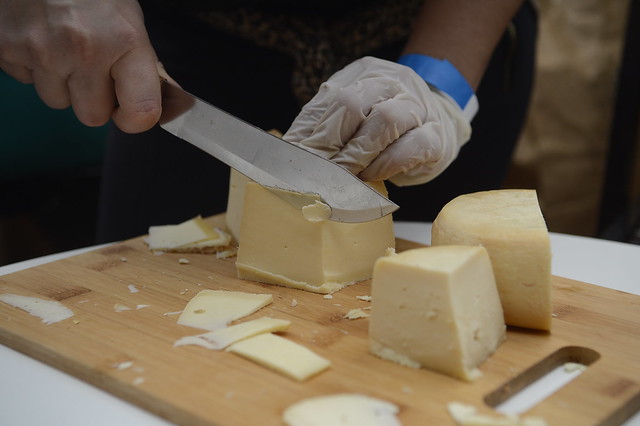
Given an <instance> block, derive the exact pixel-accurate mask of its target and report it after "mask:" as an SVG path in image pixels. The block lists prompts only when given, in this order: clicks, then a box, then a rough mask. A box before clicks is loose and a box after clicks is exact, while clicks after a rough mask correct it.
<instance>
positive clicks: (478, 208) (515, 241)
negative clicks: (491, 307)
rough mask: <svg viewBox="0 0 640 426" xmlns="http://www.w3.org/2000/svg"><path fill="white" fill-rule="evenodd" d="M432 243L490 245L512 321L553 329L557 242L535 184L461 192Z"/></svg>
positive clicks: (441, 219) (509, 322) (448, 207)
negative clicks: (554, 248)
mask: <svg viewBox="0 0 640 426" xmlns="http://www.w3.org/2000/svg"><path fill="white" fill-rule="evenodd" d="M431 244H432V245H447V244H468V245H482V246H483V247H485V248H486V249H487V251H488V252H489V257H490V258H491V263H492V264H493V272H494V274H495V276H496V284H497V285H498V292H499V293H500V299H501V301H502V307H503V309H504V315H505V321H506V323H507V325H511V326H517V327H526V328H533V329H539V330H550V329H551V244H550V241H549V233H548V231H547V226H546V224H545V221H544V217H543V216H542V212H541V211H540V206H539V204H538V199H537V196H536V193H535V191H534V190H506V189H505V190H496V191H485V192H477V193H473V194H466V195H461V196H459V197H457V198H455V199H454V200H452V201H450V202H449V203H448V204H447V205H445V206H444V207H443V209H442V211H440V213H439V214H438V216H437V218H436V220H435V221H434V222H433V227H432V230H431Z"/></svg>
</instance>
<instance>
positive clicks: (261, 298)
mask: <svg viewBox="0 0 640 426" xmlns="http://www.w3.org/2000/svg"><path fill="white" fill-rule="evenodd" d="M272 301H273V296H272V295H270V294H255V293H244V292H240V291H224V290H202V291H201V292H199V293H198V294H196V295H195V296H194V297H193V298H192V299H191V300H190V301H189V303H187V306H185V308H184V311H182V314H180V317H179V318H178V324H180V325H187V326H189V327H194V328H201V329H203V330H209V331H214V330H218V329H221V328H224V327H226V326H227V324H229V323H230V322H231V321H233V320H237V319H240V318H242V317H246V316H248V315H251V314H252V313H254V312H256V311H258V310H259V309H262V308H264V307H265V306H267V305H268V304H269V303H271V302H272Z"/></svg>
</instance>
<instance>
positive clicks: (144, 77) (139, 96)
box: [111, 46, 162, 133]
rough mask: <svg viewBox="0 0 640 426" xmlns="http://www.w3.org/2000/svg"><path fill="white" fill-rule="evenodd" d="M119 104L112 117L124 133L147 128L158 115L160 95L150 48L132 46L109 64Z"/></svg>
mask: <svg viewBox="0 0 640 426" xmlns="http://www.w3.org/2000/svg"><path fill="white" fill-rule="evenodd" d="M111 77H112V78H113V81H114V87H115V92H116V99H117V101H118V106H117V107H116V109H115V110H114V112H113V115H112V118H113V121H114V123H115V124H116V126H118V128H120V130H122V131H123V132H126V133H140V132H144V131H146V130H149V129H150V128H151V127H153V126H154V125H155V124H156V123H157V122H158V120H159V119H160V113H161V112H162V97H161V92H160V79H159V78H158V65H157V59H156V56H155V54H154V53H153V49H152V48H151V47H150V46H149V47H148V48H139V49H134V50H131V51H130V52H128V53H127V54H126V55H124V56H122V57H121V58H120V59H119V60H118V61H117V62H115V63H114V64H113V66H112V67H111Z"/></svg>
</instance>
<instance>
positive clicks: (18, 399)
mask: <svg viewBox="0 0 640 426" xmlns="http://www.w3.org/2000/svg"><path fill="white" fill-rule="evenodd" d="M395 231H396V235H397V236H398V237H400V238H404V239H407V240H411V241H416V242H420V243H425V244H429V242H430V239H431V238H430V235H431V224H429V223H419V222H397V223H396V224H395ZM97 247H101V246H97ZM97 247H91V248H87V249H80V250H73V251H70V252H65V253H60V254H56V255H52V256H45V257H42V258H38V259H33V260H28V261H25V262H20V263H15V264H13V265H7V266H2V267H0V275H4V274H8V273H11V272H16V271H19V270H22V269H26V268H30V267H33V266H36V265H39V264H43V263H47V262H51V261H54V260H57V259H60V258H64V257H68V256H72V255H75V254H79V253H82V252H84V251H87V250H91V249H95V248H97ZM551 247H552V252H553V261H552V271H553V274H554V275H558V276H562V277H567V278H572V279H575V280H579V281H583V282H587V283H591V284H597V285H601V286H603V287H608V288H612V289H616V290H621V291H626V292H629V293H633V294H638V295H640V245H632V244H624V243H618V242H613V241H605V240H598V239H593V238H585V237H577V236H571V235H563V234H554V233H551ZM552 386H553V385H552ZM539 392H540V391H539V390H533V391H531V394H530V395H531V396H529V395H527V398H542V394H537V393H539ZM516 405H517V404H515V405H514V407H516V408H518V407H517V406H516ZM89 424H90V425H93V426H100V425H110V426H111V425H136V426H138V425H140V426H157V425H169V424H170V423H168V422H167V421H165V420H163V419H161V418H159V417H157V416H155V415H153V414H151V413H149V412H147V411H145V410H142V409H140V408H138V407H137V406H134V405H133V404H130V403H128V402H126V401H124V400H121V399H119V398H116V397H114V396H112V395H111V394H109V393H107V392H104V391H102V390H100V389H98V388H96V387H94V386H92V385H89V384H87V383H85V382H83V381H80V380H78V379H76V378H74V377H72V376H70V375H68V374H65V373H63V372H61V371H58V370H56V369H54V368H51V367H49V366H47V365H45V364H43V363H41V362H39V361H36V360H34V359H32V358H29V357H27V356H25V355H22V354H20V353H18V352H16V351H14V350H12V349H10V348H8V347H6V346H3V345H0V425H3V426H4V425H11V426H36V425H37V426H40V425H65V426H75V425H78V426H86V425H89ZM625 426H640V413H637V414H636V415H635V416H634V417H632V418H631V419H629V420H628V421H627V422H625Z"/></svg>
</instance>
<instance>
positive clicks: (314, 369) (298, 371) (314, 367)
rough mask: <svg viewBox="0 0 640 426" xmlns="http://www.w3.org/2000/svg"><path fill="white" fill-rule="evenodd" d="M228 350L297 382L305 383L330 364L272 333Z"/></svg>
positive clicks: (243, 342) (304, 348)
mask: <svg viewBox="0 0 640 426" xmlns="http://www.w3.org/2000/svg"><path fill="white" fill-rule="evenodd" d="M227 351H229V352H233V353H235V354H237V355H240V356H242V357H245V358H247V359H250V360H251V361H253V362H255V363H257V364H260V365H262V366H264V367H267V368H270V369H272V370H274V371H277V372H279V373H281V374H284V375H285V376H288V377H291V378H293V379H295V380H298V381H304V380H306V379H308V378H309V377H311V376H314V375H316V374H318V373H320V372H322V371H324V370H326V369H327V368H329V366H330V365H331V362H330V361H329V360H327V359H325V358H322V357H321V356H319V355H317V354H316V353H315V352H313V351H311V350H309V349H307V348H306V347H304V346H302V345H299V344H298V343H295V342H293V341H291V340H288V339H285V338H284V337H280V336H277V335H275V334H271V333H266V334H259V335H257V336H255V337H250V338H248V339H245V340H241V341H239V342H237V343H234V344H233V345H231V346H229V347H228V348H227Z"/></svg>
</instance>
